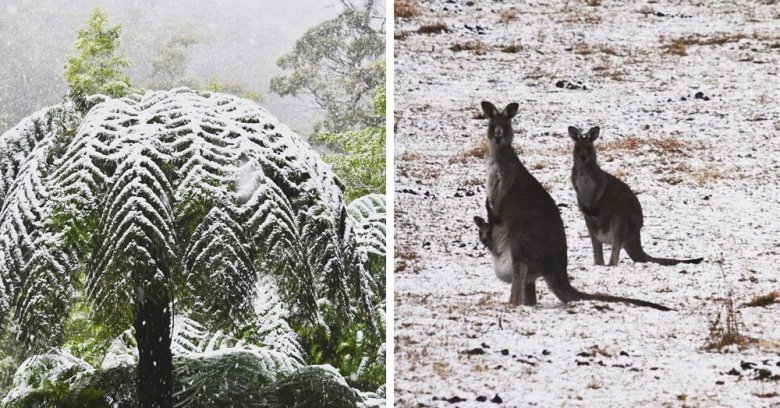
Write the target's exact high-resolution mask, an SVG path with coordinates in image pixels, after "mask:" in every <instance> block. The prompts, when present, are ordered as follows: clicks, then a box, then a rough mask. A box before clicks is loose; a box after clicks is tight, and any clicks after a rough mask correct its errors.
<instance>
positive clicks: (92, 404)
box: [6, 380, 109, 408]
mask: <svg viewBox="0 0 780 408" xmlns="http://www.w3.org/2000/svg"><path fill="white" fill-rule="evenodd" d="M105 394H106V392H105V391H103V390H101V389H98V388H86V389H84V390H81V391H80V392H77V393H73V392H71V390H70V387H69V386H68V384H67V383H66V382H63V381H55V382H52V381H48V380H46V381H44V382H43V386H42V387H41V388H39V389H36V390H33V391H31V392H30V393H28V394H27V395H25V396H24V398H22V399H20V400H18V401H14V402H12V403H10V404H8V405H7V406H6V408H28V407H34V408H104V407H106V406H109V401H108V400H107V399H106V398H105Z"/></svg>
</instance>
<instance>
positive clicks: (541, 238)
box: [474, 102, 670, 310]
mask: <svg viewBox="0 0 780 408" xmlns="http://www.w3.org/2000/svg"><path fill="white" fill-rule="evenodd" d="M517 109H518V104H516V103H511V104H509V105H507V106H506V107H505V108H504V110H503V111H501V112H499V111H498V109H496V107H495V106H494V105H493V104H491V103H490V102H482V111H483V112H484V113H485V116H486V117H487V118H488V119H489V122H488V134H487V137H488V143H489V152H488V157H487V165H488V184H487V191H488V199H487V202H486V206H487V208H488V220H489V222H485V220H483V219H482V218H479V217H475V218H474V222H476V223H477V225H478V226H479V227H480V239H482V240H483V242H485V243H486V244H488V248H489V250H490V252H491V254H492V255H493V258H494V266H495V270H496V276H497V277H498V278H499V279H501V280H502V281H504V282H508V283H511V284H512V289H511V292H510V296H509V303H511V304H512V305H515V306H516V305H520V304H524V305H529V306H532V305H535V304H536V280H537V279H538V278H540V277H541V278H544V280H545V282H547V285H548V286H549V288H550V290H551V291H552V292H553V294H555V296H557V297H558V299H560V300H561V301H562V302H570V301H574V300H602V301H607V302H628V303H633V304H635V305H639V306H647V307H653V308H656V309H659V310H670V309H668V308H666V307H664V306H660V305H656V304H653V303H649V302H644V301H641V300H635V299H628V298H619V297H614V296H608V295H591V294H588V293H583V292H580V291H578V290H576V289H574V288H573V287H572V286H571V283H570V282H569V276H568V274H567V272H566V268H567V258H566V257H567V249H566V232H565V231H564V228H563V221H562V220H561V215H560V213H559V212H558V207H557V206H556V205H555V201H553V199H552V197H550V194H548V193H547V191H545V189H544V187H542V185H541V184H540V183H539V181H537V180H536V179H535V178H534V177H533V176H532V175H531V173H529V172H528V170H527V169H526V168H525V167H524V166H523V164H522V163H521V162H520V159H519V158H518V157H517V154H515V151H514V150H513V149H512V139H513V137H514V131H513V130H512V118H513V117H514V116H515V115H516V114H517ZM491 208H492V210H491Z"/></svg>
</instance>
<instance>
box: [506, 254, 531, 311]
mask: <svg viewBox="0 0 780 408" xmlns="http://www.w3.org/2000/svg"><path fill="white" fill-rule="evenodd" d="M512 269H513V271H512V289H511V292H510V294H509V303H510V304H511V305H512V306H519V305H525V304H527V303H526V302H527V300H526V295H527V288H526V281H527V277H528V266H527V265H526V264H524V263H522V262H515V263H514V265H512ZM534 302H536V290H534Z"/></svg>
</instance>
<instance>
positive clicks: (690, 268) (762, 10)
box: [394, 0, 780, 407]
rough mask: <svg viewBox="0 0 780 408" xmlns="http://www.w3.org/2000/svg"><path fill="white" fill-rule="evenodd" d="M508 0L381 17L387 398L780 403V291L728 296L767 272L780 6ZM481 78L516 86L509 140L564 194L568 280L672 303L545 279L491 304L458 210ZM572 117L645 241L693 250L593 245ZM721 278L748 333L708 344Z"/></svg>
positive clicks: (467, 183) (778, 192)
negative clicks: (388, 123)
mask: <svg viewBox="0 0 780 408" xmlns="http://www.w3.org/2000/svg"><path fill="white" fill-rule="evenodd" d="M516 3H521V2H499V1H465V0H438V1H431V2H419V3H417V4H412V6H413V7H411V8H410V9H407V10H406V11H408V10H411V12H410V14H412V16H411V17H407V18H396V19H395V37H396V41H395V44H396V46H395V67H394V69H395V119H396V122H397V124H396V125H397V130H396V136H395V147H396V152H395V159H396V192H395V194H396V195H395V197H396V198H395V199H396V202H395V203H396V204H395V205H396V206H395V209H396V210H395V211H396V214H395V226H396V235H395V236H396V245H395V247H396V255H395V257H396V261H395V316H396V317H395V319H396V320H395V403H396V405H397V406H415V407H417V406H462V407H465V406H491V405H493V404H491V400H493V401H495V402H498V401H500V402H501V403H503V404H504V405H505V406H543V407H549V406H779V405H780V304H779V303H774V304H772V305H769V306H767V307H741V306H742V305H743V304H744V303H745V302H748V301H750V300H752V299H753V298H754V297H756V296H758V295H766V294H768V293H769V292H771V291H773V290H780V276H779V275H778V272H777V271H778V269H777V265H778V264H780V220H778V216H779V215H780V186H779V184H780V136H778V134H780V113H778V106H780V78H778V74H780V65H779V64H778V62H780V29H778V27H780V7H778V4H776V2H772V1H760V2H756V1H720V2H712V3H713V4H706V5H704V4H703V3H710V2H702V4H698V5H697V3H695V2H693V3H689V2H678V1H666V0H659V1H652V2H617V1H588V2H585V1H563V0H550V1H533V2H522V3H523V4H522V5H518V4H516ZM525 3H527V4H525ZM588 3H593V4H597V5H595V6H589V5H588ZM771 3H775V4H771ZM414 6H416V10H415V7H414ZM396 10H398V8H396ZM415 12H418V13H415ZM414 14H417V15H414ZM437 23H441V24H443V26H439V27H438V28H437V27H436V24H437ZM421 31H428V33H425V32H421ZM431 31H432V33H431ZM682 54H686V55H682ZM559 85H560V87H559ZM583 85H584V87H585V88H586V89H582V88H583ZM578 88H579V89H578ZM482 100H489V101H492V102H493V103H495V104H496V105H497V106H499V108H503V106H504V105H506V104H507V103H509V102H519V103H520V113H519V114H518V117H517V118H516V119H515V120H514V126H515V132H516V137H515V147H516V148H517V150H518V151H519V152H520V158H521V160H522V161H523V163H525V165H526V166H527V167H528V168H529V170H530V171H531V172H532V173H533V174H534V175H535V176H536V177H537V178H538V179H539V180H540V181H541V182H542V183H543V184H544V185H545V186H546V187H547V188H548V191H549V192H550V193H551V195H552V196H553V198H554V199H555V201H556V202H557V203H558V204H559V206H560V210H561V214H562V217H563V221H564V224H565V225H566V234H567V240H568V246H569V274H570V276H571V278H572V280H573V285H574V286H575V287H577V288H579V289H581V290H585V291H589V292H606V293H611V294H616V295H622V296H631V297H636V298H641V299H645V300H649V301H653V302H657V303H661V304H664V305H667V306H670V307H673V308H675V309H676V311H673V312H659V311H655V310H651V309H645V308H639V307H633V306H627V305H623V304H606V303H600V302H578V303H574V304H570V305H566V306H564V305H562V304H561V302H559V301H558V299H557V298H555V297H554V296H553V295H552V294H551V293H550V292H549V291H548V289H547V288H546V286H545V285H544V284H543V283H542V282H541V281H540V282H539V285H537V287H538V288H539V304H538V305H537V306H536V307H519V308H513V307H510V306H508V304H507V303H506V302H507V300H508V297H509V287H508V285H505V284H503V283H501V282H500V281H498V279H496V278H495V276H494V273H493V270H492V260H491V258H490V256H489V255H488V254H487V253H486V251H485V249H483V248H482V246H481V245H480V244H479V241H478V236H477V229H476V227H475V226H474V223H473V221H472V218H473V216H475V215H480V216H483V217H484V207H483V202H484V199H485V189H484V180H485V168H484V162H483V160H482V159H481V158H480V157H478V156H479V155H480V153H481V152H482V151H483V150H484V147H480V143H481V141H482V139H484V137H485V133H486V126H487V122H486V121H485V120H483V119H478V116H479V114H480V111H479V102H480V101H482ZM569 125H575V126H578V127H581V128H585V129H587V128H588V127H590V126H596V125H598V126H601V138H600V140H599V141H597V142H596V147H597V151H598V153H599V160H600V163H601V166H602V168H603V169H604V170H606V171H608V172H611V173H612V174H614V175H616V176H618V177H620V178H621V179H622V180H623V181H625V182H626V183H627V184H628V185H629V186H631V188H632V189H633V190H634V191H635V192H636V193H637V194H638V197H639V200H640V201H641V203H642V206H643V209H644V213H645V227H644V229H643V243H644V246H645V249H646V250H647V252H648V253H650V254H651V255H655V256H669V257H699V256H702V257H704V258H705V261H704V262H703V263H701V264H699V265H683V266H672V267H664V266H658V265H654V264H635V263H633V262H631V261H630V260H628V257H627V256H626V255H625V253H624V254H623V256H621V263H620V265H619V266H618V267H614V268H608V267H603V266H600V267H596V266H594V265H593V259H592V253H591V247H590V245H591V244H590V240H589V239H588V237H587V230H586V228H585V223H584V221H583V219H582V217H581V215H580V213H579V210H578V209H577V206H576V199H575V194H574V190H573V188H572V186H571V182H570V181H569V173H570V166H571V157H570V155H571V145H572V142H571V140H570V139H569V137H568V136H567V134H566V128H567V126H569ZM605 253H606V254H607V256H609V252H608V251H606V252H605ZM730 291H733V299H734V301H735V302H736V303H737V305H738V308H737V311H738V312H739V313H738V317H739V318H740V319H741V322H742V324H743V326H742V332H743V334H746V335H748V336H750V337H752V338H756V339H760V340H761V342H760V343H757V344H756V345H753V346H751V347H748V348H746V349H742V350H738V349H737V348H736V347H732V348H730V349H729V350H728V351H725V352H711V351H705V350H704V349H703V346H704V345H705V344H707V343H708V342H709V341H710V336H709V329H710V325H711V322H712V321H713V319H714V317H715V316H716V315H717V313H719V312H720V311H722V310H723V308H724V306H723V303H724V299H725V298H726V297H727V296H728V293H729V292H730ZM496 396H497V397H498V398H497V399H496Z"/></svg>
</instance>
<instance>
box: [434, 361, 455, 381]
mask: <svg viewBox="0 0 780 408" xmlns="http://www.w3.org/2000/svg"><path fill="white" fill-rule="evenodd" d="M433 372H435V373H436V375H438V376H439V378H441V379H443V380H446V379H447V378H449V377H450V375H452V367H450V365H449V364H447V363H444V362H441V361H434V362H433Z"/></svg>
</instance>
